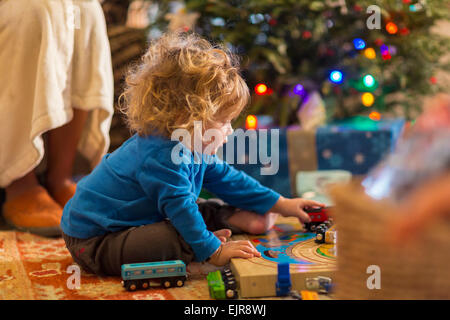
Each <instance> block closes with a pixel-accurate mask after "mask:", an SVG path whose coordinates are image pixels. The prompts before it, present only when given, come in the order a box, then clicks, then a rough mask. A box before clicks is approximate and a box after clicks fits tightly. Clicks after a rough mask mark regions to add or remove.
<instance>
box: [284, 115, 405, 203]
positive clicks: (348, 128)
mask: <svg viewBox="0 0 450 320" xmlns="http://www.w3.org/2000/svg"><path fill="white" fill-rule="evenodd" d="M403 126H404V120H402V119H393V120H383V121H373V120H371V119H369V118H366V117H362V116H358V117H355V118H352V119H348V120H345V121H340V122H336V123H331V124H328V125H325V126H321V127H319V128H318V129H317V130H315V131H306V130H302V129H301V128H299V127H290V128H288V131H287V142H288V160H289V172H290V176H291V177H295V176H296V174H297V172H299V171H316V170H345V171H348V172H350V173H352V174H353V175H364V174H366V173H368V171H369V170H370V169H372V168H373V167H374V166H375V165H376V164H377V163H379V162H380V160H382V159H383V158H384V156H385V155H386V154H387V153H389V152H391V151H393V149H394V147H395V145H396V142H397V140H398V138H399V136H400V135H401V132H402V130H403ZM292 180H293V181H292V185H291V186H292V190H296V186H295V181H294V179H292ZM297 195H298V194H297Z"/></svg>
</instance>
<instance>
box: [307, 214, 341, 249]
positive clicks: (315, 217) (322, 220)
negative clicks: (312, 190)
mask: <svg viewBox="0 0 450 320" xmlns="http://www.w3.org/2000/svg"><path fill="white" fill-rule="evenodd" d="M329 210H330V207H325V208H306V209H305V212H306V213H307V214H308V215H309V217H310V218H311V222H308V223H305V229H306V230H307V231H309V232H314V233H315V234H316V242H317V243H336V238H337V233H336V230H334V228H333V219H332V218H331V217H330V215H329Z"/></svg>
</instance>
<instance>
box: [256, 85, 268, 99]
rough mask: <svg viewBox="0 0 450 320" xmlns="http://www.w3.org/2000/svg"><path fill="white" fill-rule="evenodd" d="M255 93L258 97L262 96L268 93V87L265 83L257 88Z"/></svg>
mask: <svg viewBox="0 0 450 320" xmlns="http://www.w3.org/2000/svg"><path fill="white" fill-rule="evenodd" d="M255 92H256V94H257V95H260V96H262V95H263V94H266V93H267V86H266V85H265V84H264V83H259V84H257V85H256V86H255Z"/></svg>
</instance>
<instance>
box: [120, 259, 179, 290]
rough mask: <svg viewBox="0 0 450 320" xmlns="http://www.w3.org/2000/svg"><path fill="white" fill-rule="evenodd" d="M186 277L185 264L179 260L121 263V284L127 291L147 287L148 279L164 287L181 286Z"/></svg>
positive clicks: (148, 285)
mask: <svg viewBox="0 0 450 320" xmlns="http://www.w3.org/2000/svg"><path fill="white" fill-rule="evenodd" d="M186 278H187V277H186V264H185V263H184V262H183V261H181V260H172V261H158V262H144V263H131V264H123V265H122V279H123V281H122V285H123V286H124V287H125V289H126V290H127V291H135V290H136V289H148V288H149V287H150V281H152V282H154V281H157V282H159V283H160V285H161V286H163V287H165V288H170V287H182V286H183V285H184V282H185V281H186Z"/></svg>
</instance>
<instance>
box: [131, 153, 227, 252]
mask: <svg viewBox="0 0 450 320" xmlns="http://www.w3.org/2000/svg"><path fill="white" fill-rule="evenodd" d="M137 178H138V181H139V183H140V185H141V186H142V188H143V189H144V191H145V192H146V193H147V196H148V197H149V198H150V199H152V200H153V201H155V202H157V204H158V211H159V212H160V214H161V215H162V216H164V217H166V218H168V219H169V220H170V223H171V224H172V225H173V226H174V227H175V229H176V230H177V231H178V232H179V233H180V235H181V236H182V237H183V239H184V240H185V241H186V242H187V243H188V244H189V245H190V246H191V248H192V249H193V251H194V254H195V259H196V260H197V261H204V260H205V259H207V258H208V257H209V256H211V255H212V254H213V253H214V252H215V251H216V250H217V249H218V248H219V246H220V244H221V241H220V239H219V238H218V237H216V236H215V235H214V234H213V233H212V232H210V231H208V230H207V228H206V225H205V222H204V220H203V218H202V215H201V213H200V212H199V210H198V205H197V204H196V196H195V194H194V193H193V192H192V191H191V188H192V183H191V181H190V180H189V168H188V167H187V166H186V165H183V164H181V165H175V164H173V163H171V162H168V163H167V164H164V165H163V164H161V163H160V162H159V161H157V160H155V159H154V158H153V157H148V159H146V162H145V164H143V166H142V170H141V172H140V173H139V174H138V177H137Z"/></svg>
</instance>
